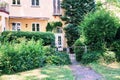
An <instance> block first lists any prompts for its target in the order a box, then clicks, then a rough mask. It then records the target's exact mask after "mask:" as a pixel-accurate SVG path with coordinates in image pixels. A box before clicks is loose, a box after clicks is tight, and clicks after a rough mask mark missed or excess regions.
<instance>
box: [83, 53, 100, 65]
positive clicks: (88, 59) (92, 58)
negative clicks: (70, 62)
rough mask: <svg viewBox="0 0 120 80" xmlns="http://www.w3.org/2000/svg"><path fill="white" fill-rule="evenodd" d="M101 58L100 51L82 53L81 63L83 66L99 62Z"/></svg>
mask: <svg viewBox="0 0 120 80" xmlns="http://www.w3.org/2000/svg"><path fill="white" fill-rule="evenodd" d="M101 56H102V55H101V51H93V52H88V53H84V54H83V56H82V59H81V62H82V63H83V64H88V63H92V62H99V59H100V57H101Z"/></svg>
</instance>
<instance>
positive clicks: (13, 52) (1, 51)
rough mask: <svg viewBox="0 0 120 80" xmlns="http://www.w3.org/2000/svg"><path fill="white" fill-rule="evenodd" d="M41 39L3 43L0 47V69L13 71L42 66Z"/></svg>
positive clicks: (3, 71)
mask: <svg viewBox="0 0 120 80" xmlns="http://www.w3.org/2000/svg"><path fill="white" fill-rule="evenodd" d="M43 63H44V52H43V46H42V42H41V41H37V42H36V41H34V40H31V41H28V42H25V41H23V42H21V43H19V44H17V43H8V42H6V43H4V45H1V47H0V64H1V65H0V69H1V70H2V73H15V72H19V71H25V70H30V69H34V68H37V67H41V66H44V64H43Z"/></svg>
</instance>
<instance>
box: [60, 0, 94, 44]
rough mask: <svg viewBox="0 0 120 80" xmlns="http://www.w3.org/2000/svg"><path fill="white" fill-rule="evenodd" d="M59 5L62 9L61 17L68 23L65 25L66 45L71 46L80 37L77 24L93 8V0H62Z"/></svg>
mask: <svg viewBox="0 0 120 80" xmlns="http://www.w3.org/2000/svg"><path fill="white" fill-rule="evenodd" d="M61 7H62V8H63V9H64V15H63V16H62V17H61V19H62V20H63V21H65V22H66V24H68V25H67V26H66V27H65V29H64V30H65V33H66V38H67V43H68V46H72V45H73V44H74V42H75V41H76V40H77V39H78V38H79V37H80V32H79V29H78V26H79V24H80V22H81V21H82V20H83V18H84V15H85V14H87V13H88V12H90V11H94V10H95V2H94V0H63V1H62V3H61Z"/></svg>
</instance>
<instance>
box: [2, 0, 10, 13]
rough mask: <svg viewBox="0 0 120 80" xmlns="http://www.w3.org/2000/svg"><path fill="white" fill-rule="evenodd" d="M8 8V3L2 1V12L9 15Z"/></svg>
mask: <svg viewBox="0 0 120 80" xmlns="http://www.w3.org/2000/svg"><path fill="white" fill-rule="evenodd" d="M8 6H9V5H8V3H6V2H4V1H0V12H4V13H7V14H9V10H8Z"/></svg>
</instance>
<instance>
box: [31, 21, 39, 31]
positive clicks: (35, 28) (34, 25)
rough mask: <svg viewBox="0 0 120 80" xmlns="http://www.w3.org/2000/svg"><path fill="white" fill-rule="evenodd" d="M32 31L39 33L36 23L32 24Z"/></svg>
mask: <svg viewBox="0 0 120 80" xmlns="http://www.w3.org/2000/svg"><path fill="white" fill-rule="evenodd" d="M32 31H40V25H39V24H38V23H33V24H32Z"/></svg>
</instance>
